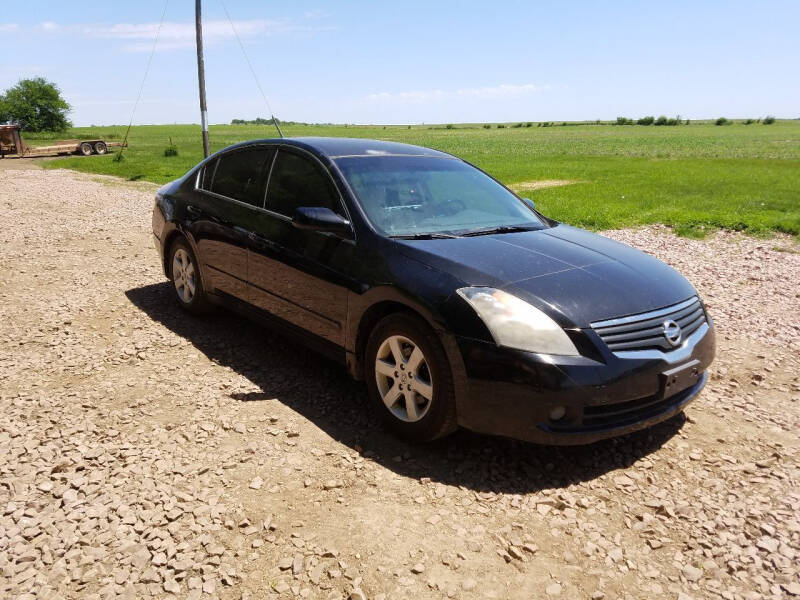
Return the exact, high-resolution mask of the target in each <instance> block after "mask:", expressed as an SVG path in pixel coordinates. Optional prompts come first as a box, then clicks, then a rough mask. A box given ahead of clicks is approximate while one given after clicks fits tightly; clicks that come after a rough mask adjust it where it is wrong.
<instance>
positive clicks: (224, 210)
mask: <svg viewBox="0 0 800 600" xmlns="http://www.w3.org/2000/svg"><path fill="white" fill-rule="evenodd" d="M188 196H189V197H188V199H187V204H186V207H185V209H184V210H185V217H184V219H185V228H186V230H187V231H188V232H189V233H190V234H191V235H192V237H193V238H194V240H195V243H196V245H197V254H198V260H199V261H200V262H201V263H202V265H203V267H204V272H205V273H207V274H208V276H209V279H210V281H208V282H207V284H208V285H209V291H210V292H212V293H223V294H229V295H231V296H234V297H236V298H240V299H242V300H244V299H245V298H246V296H247V283H246V280H247V244H248V239H247V234H246V232H245V230H244V228H242V227H241V226H240V225H239V224H240V223H245V222H247V220H248V219H249V217H250V212H251V210H252V209H251V208H249V207H247V206H245V205H242V204H240V203H236V202H231V201H229V200H225V199H223V198H219V197H215V196H213V195H212V194H210V193H208V192H203V191H200V190H197V191H192V192H190V193H189V194H188Z"/></svg>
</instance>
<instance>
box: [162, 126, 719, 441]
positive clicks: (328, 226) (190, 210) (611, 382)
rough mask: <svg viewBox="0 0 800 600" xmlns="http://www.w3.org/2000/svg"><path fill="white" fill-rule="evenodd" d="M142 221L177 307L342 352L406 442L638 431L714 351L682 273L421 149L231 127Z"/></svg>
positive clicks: (575, 437) (707, 323) (661, 412)
mask: <svg viewBox="0 0 800 600" xmlns="http://www.w3.org/2000/svg"><path fill="white" fill-rule="evenodd" d="M153 233H154V235H155V245H156V247H157V249H158V251H159V252H160V254H161V258H162V263H163V266H164V271H165V273H166V275H167V277H168V278H169V279H170V280H171V281H172V282H173V284H174V285H173V287H174V291H175V296H176V298H177V300H178V303H179V304H180V305H181V306H182V307H184V308H185V309H186V310H188V311H191V312H196V313H201V312H205V311H206V310H207V309H208V308H209V307H210V305H212V304H223V305H226V306H228V307H230V308H232V309H234V310H237V311H239V312H241V313H243V314H245V315H248V316H251V317H253V318H256V319H259V320H261V321H266V322H268V323H270V324H272V325H274V326H276V327H278V328H280V329H281V330H283V331H284V332H286V333H289V334H292V335H295V336H296V337H298V338H300V339H301V340H303V341H304V342H305V343H307V344H308V345H310V346H311V347H313V348H314V349H315V350H318V351H320V352H323V353H325V354H327V355H328V356H330V357H332V358H333V359H335V360H338V361H340V362H342V363H343V364H345V365H346V367H347V369H348V371H349V373H350V374H351V375H352V376H353V377H355V378H356V379H359V380H366V383H367V389H368V393H369V396H370V398H371V400H372V401H373V402H374V404H375V406H376V407H377V409H378V410H379V411H380V413H381V414H382V416H383V418H384V420H385V422H386V423H387V424H388V425H389V427H390V428H391V429H392V430H394V431H395V432H396V433H398V434H400V435H401V436H403V437H406V438H409V439H413V440H431V439H434V438H437V437H440V436H443V435H445V434H447V433H450V432H452V431H454V430H455V429H456V428H457V427H459V426H463V427H465V428H468V429H471V430H474V431H478V432H485V433H492V434H500V435H506V436H511V437H515V438H520V439H524V440H530V441H535V442H543V443H551V444H582V443H588V442H592V441H595V440H599V439H603V438H608V437H612V436H616V435H620V434H622V433H626V432H630V431H634V430H637V429H642V428H645V427H648V426H650V425H653V424H654V423H657V422H659V421H662V420H665V419H667V418H669V417H671V416H673V415H675V414H677V413H679V412H680V411H681V410H683V408H684V407H685V406H686V405H687V404H688V403H689V402H690V401H691V400H692V399H693V398H694V397H695V396H697V394H698V393H699V392H700V390H701V389H702V388H703V386H704V385H705V383H706V379H707V374H706V369H707V367H708V366H709V364H710V363H711V361H712V359H713V357H714V351H715V340H714V327H713V323H712V321H711V318H710V317H709V316H708V314H707V313H706V310H705V307H704V306H703V303H702V301H701V299H700V298H699V297H698V294H697V292H696V290H695V289H694V288H693V287H692V285H691V284H690V283H689V282H688V281H686V279H684V278H683V277H682V276H681V275H680V274H678V273H677V272H676V271H674V270H673V269H671V268H670V267H668V266H667V265H665V264H664V263H662V262H660V261H658V260H656V259H655V258H652V257H650V256H648V255H647V254H644V253H642V252H639V251H637V250H634V249H632V248H629V247H627V246H625V245H622V244H619V243H616V242H614V241H611V240H609V239H607V238H605V237H602V236H599V235H595V234H592V233H589V232H586V231H582V230H580V229H576V228H574V227H570V226H568V225H564V224H561V223H557V222H555V221H553V220H551V219H548V218H547V217H545V216H543V215H542V214H540V213H539V212H537V211H536V209H535V207H534V205H533V203H532V202H531V201H530V200H527V199H524V198H519V197H518V196H516V195H515V194H514V193H512V192H511V191H509V190H508V189H507V188H506V187H504V186H503V185H501V184H500V183H499V182H497V181H496V180H494V179H493V178H492V177H490V176H489V175H487V174H486V173H484V172H482V171H481V170H479V169H477V168H476V167H474V166H472V165H470V164H468V163H466V162H464V161H463V160H460V159H459V158H456V157H454V156H451V155H449V154H445V153H443V152H438V151H436V150H430V149H428V148H421V147H418V146H411V145H406V144H398V143H391V142H382V141H375V140H364V139H341V138H296V139H271V140H258V141H252V142H246V143H242V144H237V145H234V146H231V147H229V148H226V149H224V150H222V151H220V152H218V153H216V154H214V155H213V156H211V157H209V158H208V159H206V160H204V161H203V162H202V163H200V164H199V165H197V166H196V167H195V168H193V169H192V170H191V171H189V172H188V173H187V174H186V175H185V176H184V177H182V178H181V179H178V180H177V181H174V182H172V183H169V184H167V185H165V186H164V187H162V188H161V189H160V190H159V191H158V193H157V194H156V199H155V208H154V211H153Z"/></svg>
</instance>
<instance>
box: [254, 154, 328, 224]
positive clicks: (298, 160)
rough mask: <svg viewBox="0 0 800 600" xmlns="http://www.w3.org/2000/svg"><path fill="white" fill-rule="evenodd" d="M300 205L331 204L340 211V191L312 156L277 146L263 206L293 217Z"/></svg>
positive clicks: (325, 206) (319, 205) (318, 205)
mask: <svg viewBox="0 0 800 600" xmlns="http://www.w3.org/2000/svg"><path fill="white" fill-rule="evenodd" d="M300 206H317V207H324V208H330V209H331V210H332V211H334V212H336V213H340V214H341V213H342V209H341V205H340V203H339V194H338V193H337V192H336V189H335V187H334V185H333V182H332V181H331V178H330V176H329V175H328V174H327V173H325V172H323V170H322V169H321V168H320V167H319V165H317V164H315V163H314V162H313V161H312V159H310V158H307V157H305V156H301V155H299V154H296V153H294V152H291V151H287V150H283V149H281V150H279V151H278V157H277V158H276V159H275V165H274V166H273V167H272V174H271V175H270V178H269V190H268V191H267V204H266V208H267V209H269V210H271V211H273V212H276V213H279V214H281V215H285V216H287V217H292V215H293V214H294V209H295V208H298V207H300Z"/></svg>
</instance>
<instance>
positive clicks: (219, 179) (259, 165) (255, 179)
mask: <svg viewBox="0 0 800 600" xmlns="http://www.w3.org/2000/svg"><path fill="white" fill-rule="evenodd" d="M273 155H274V150H273V149H271V148H267V147H265V146H259V147H256V148H252V149H250V148H248V149H245V150H238V151H235V152H229V153H227V154H223V155H222V156H220V157H219V159H218V160H219V164H218V165H217V167H216V171H215V173H214V181H213V182H212V184H211V191H212V192H214V193H215V194H219V195H221V196H226V197H228V198H233V199H234V200H239V201H240V202H246V203H247V204H251V205H253V206H257V207H259V208H262V207H263V206H264V191H265V187H266V183H267V173H268V172H269V166H270V162H271V160H272V157H273Z"/></svg>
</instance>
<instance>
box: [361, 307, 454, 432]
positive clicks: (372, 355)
mask: <svg viewBox="0 0 800 600" xmlns="http://www.w3.org/2000/svg"><path fill="white" fill-rule="evenodd" d="M364 364H365V368H366V369H367V373H366V379H367V390H368V394H369V397H370V400H371V401H372V403H373V405H374V406H375V408H376V410H377V411H378V413H379V414H380V416H381V419H382V420H383V422H384V423H385V424H386V426H387V427H388V428H389V429H390V430H392V431H393V432H394V433H395V434H397V435H398V436H400V437H402V438H404V439H407V440H410V441H417V442H427V441H430V440H434V439H436V438H439V437H442V436H445V435H447V434H449V433H452V432H453V431H455V430H456V429H457V424H456V403H455V395H454V391H453V376H452V373H451V370H450V364H449V362H448V360H447V355H446V354H445V351H444V348H443V347H442V344H441V342H440V341H439V338H438V337H437V335H436V333H435V332H434V331H433V330H432V329H431V328H430V327H429V326H428V325H427V323H425V322H424V321H422V319H420V318H419V317H416V316H415V315H412V314H408V313H395V314H391V315H389V316H387V317H385V318H383V319H382V320H381V321H380V322H378V324H377V325H376V326H375V328H374V329H373V330H372V333H371V334H370V336H369V339H368V340H367V348H366V354H365V362H364Z"/></svg>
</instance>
